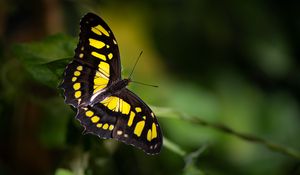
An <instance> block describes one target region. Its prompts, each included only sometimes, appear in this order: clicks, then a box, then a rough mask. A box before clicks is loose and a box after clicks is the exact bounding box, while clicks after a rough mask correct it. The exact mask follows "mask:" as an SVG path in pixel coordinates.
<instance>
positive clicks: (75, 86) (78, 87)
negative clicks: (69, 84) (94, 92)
mask: <svg viewBox="0 0 300 175" xmlns="http://www.w3.org/2000/svg"><path fill="white" fill-rule="evenodd" d="M73 89H74V90H75V91H76V90H78V89H80V83H75V84H74V85H73Z"/></svg>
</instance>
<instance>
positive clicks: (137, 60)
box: [128, 51, 143, 80]
mask: <svg viewBox="0 0 300 175" xmlns="http://www.w3.org/2000/svg"><path fill="white" fill-rule="evenodd" d="M142 54H143V51H141V53H140V55H139V57H138V58H137V59H136V61H135V63H134V66H133V68H132V71H131V73H130V75H129V77H128V79H129V80H130V79H131V75H132V73H133V71H134V69H135V67H136V65H137V63H138V62H139V60H140V58H141V56H142Z"/></svg>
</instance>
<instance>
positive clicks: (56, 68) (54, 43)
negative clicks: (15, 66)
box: [13, 34, 76, 88]
mask: <svg viewBox="0 0 300 175" xmlns="http://www.w3.org/2000/svg"><path fill="white" fill-rule="evenodd" d="M75 47H76V40H75V39H74V38H72V37H69V36H66V35H62V34H59V35H55V36H50V37H48V38H46V39H44V40H42V41H39V42H33V43H25V44H16V45H15V46H14V47H13V52H14V53H15V55H16V57H17V58H18V59H19V60H20V62H21V64H22V65H23V66H24V68H25V69H26V70H27V71H28V72H29V73H30V74H31V75H32V78H33V79H35V80H36V81H38V82H39V83H42V84H45V85H47V86H50V87H52V88H56V87H57V85H58V84H59V82H60V79H61V77H62V74H63V70H64V68H65V66H66V65H67V63H68V62H69V61H70V60H71V58H72V57H73V55H74V49H75Z"/></svg>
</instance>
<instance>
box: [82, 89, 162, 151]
mask: <svg viewBox="0 0 300 175" xmlns="http://www.w3.org/2000/svg"><path fill="white" fill-rule="evenodd" d="M76 118H77V119H78V120H79V121H80V123H81V124H82V125H83V126H84V127H85V130H86V132H88V133H91V134H94V135H97V136H99V137H101V138H114V139H116V140H119V141H122V142H124V143H126V144H130V145H133V146H136V147H138V148H140V149H142V150H143V151H145V152H146V153H148V154H156V153H159V151H160V149H161V146H162V135H161V130H160V127H159V124H158V122H157V119H156V117H155V115H154V113H153V112H152V111H151V109H150V108H149V107H148V106H147V105H146V104H145V103H144V102H143V101H142V100H141V99H140V98H138V97H137V96H136V95H135V94H134V93H132V92H131V91H129V90H128V89H124V90H122V91H121V92H120V93H119V94H115V95H113V96H110V97H107V98H106V99H104V100H103V101H101V102H99V103H97V104H95V105H94V106H93V107H90V106H88V108H85V109H79V112H78V114H77V117H76Z"/></svg>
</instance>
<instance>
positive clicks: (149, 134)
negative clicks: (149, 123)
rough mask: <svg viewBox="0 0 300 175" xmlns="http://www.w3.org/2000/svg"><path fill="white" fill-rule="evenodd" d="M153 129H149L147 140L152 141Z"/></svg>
mask: <svg viewBox="0 0 300 175" xmlns="http://www.w3.org/2000/svg"><path fill="white" fill-rule="evenodd" d="M151 134H152V133H151V129H149V130H148V132H147V140H148V141H149V142H150V141H151V140H152V137H151Z"/></svg>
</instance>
